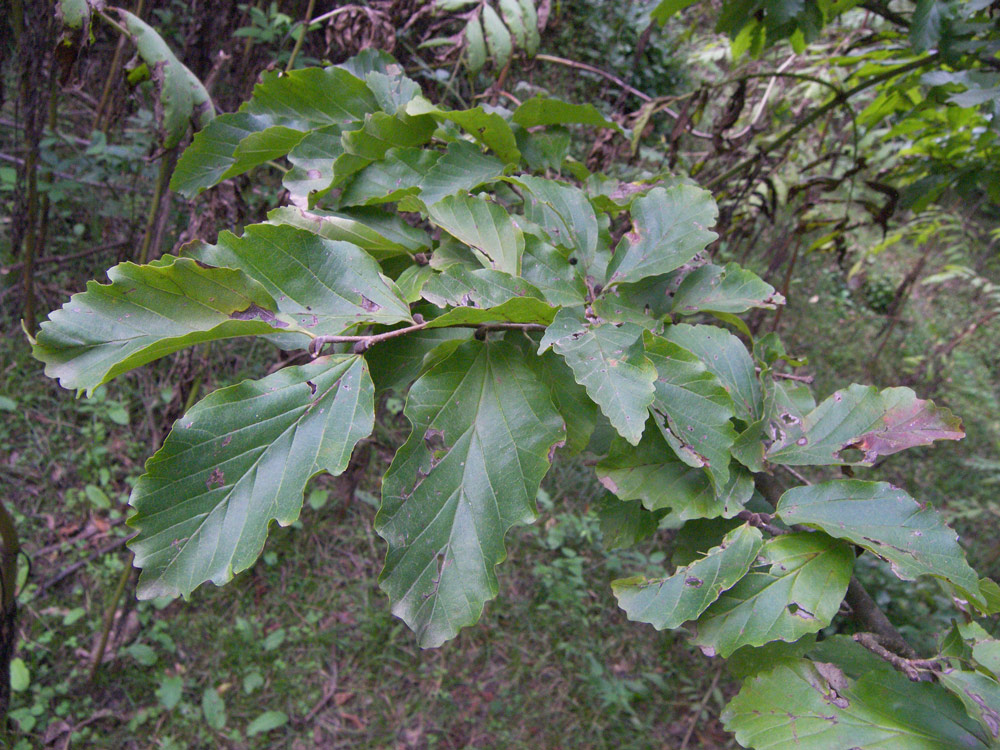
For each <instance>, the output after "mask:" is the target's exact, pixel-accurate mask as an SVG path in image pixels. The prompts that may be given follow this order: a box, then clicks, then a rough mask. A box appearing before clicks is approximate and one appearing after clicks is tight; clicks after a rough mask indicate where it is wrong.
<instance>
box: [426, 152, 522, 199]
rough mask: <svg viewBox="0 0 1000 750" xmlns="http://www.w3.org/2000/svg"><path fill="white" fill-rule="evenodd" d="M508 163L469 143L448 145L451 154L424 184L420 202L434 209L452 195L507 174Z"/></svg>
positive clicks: (428, 173) (444, 158)
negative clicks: (506, 165) (505, 172)
mask: <svg viewBox="0 0 1000 750" xmlns="http://www.w3.org/2000/svg"><path fill="white" fill-rule="evenodd" d="M504 167H505V165H504V163H503V162H501V161H500V160H499V159H496V158H494V157H492V156H490V155H488V154H484V153H483V152H482V151H481V150H480V149H479V147H478V146H476V145H475V144H473V143H469V142H468V141H455V142H454V143H449V144H448V151H447V153H445V154H444V155H443V156H442V157H441V158H440V159H439V160H438V161H437V163H436V164H434V166H433V167H432V168H431V169H430V170H429V171H428V172H427V174H426V176H425V177H424V178H423V180H422V181H421V183H420V200H422V201H423V202H424V204H425V205H427V206H430V205H432V204H434V203H437V202H438V201H439V200H441V199H442V198H444V197H445V196H448V195H454V194H455V193H467V192H469V191H471V190H472V189H473V188H474V187H476V186H478V185H481V184H483V183H484V182H491V181H493V180H495V179H497V178H498V177H500V176H501V175H502V174H503V172H504Z"/></svg>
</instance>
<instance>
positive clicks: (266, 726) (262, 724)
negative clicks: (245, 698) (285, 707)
mask: <svg viewBox="0 0 1000 750" xmlns="http://www.w3.org/2000/svg"><path fill="white" fill-rule="evenodd" d="M287 723H288V714H286V713H284V712H283V711H265V712H264V713H262V714H261V715H260V716H258V717H257V718H256V719H254V720H253V721H251V722H250V724H249V725H248V726H247V731H246V735H247V737H254V736H256V735H258V734H264V733H265V732H270V731H271V730H272V729H277V728H278V727H283V726H285V724H287Z"/></svg>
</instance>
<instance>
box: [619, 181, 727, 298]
mask: <svg viewBox="0 0 1000 750" xmlns="http://www.w3.org/2000/svg"><path fill="white" fill-rule="evenodd" d="M718 215H719V210H718V208H717V207H716V205H715V201H714V200H713V199H712V194H711V193H709V192H708V191H706V190H702V189H701V188H697V187H693V186H691V185H675V186H674V187H671V188H668V189H666V190H664V189H663V188H655V189H654V190H650V191H649V193H647V194H646V195H644V196H642V197H641V198H636V200H635V201H633V202H632V230H631V231H630V232H629V233H628V234H626V235H625V236H624V237H623V238H622V240H621V242H619V243H618V247H617V248H616V249H615V254H614V256H613V257H612V259H611V262H610V263H609V264H608V276H607V281H608V284H619V283H622V282H627V281H640V280H641V279H643V278H645V277H647V276H656V275H659V274H664V273H667V272H669V271H673V270H674V269H675V268H680V267H681V266H682V265H684V264H685V263H687V262H688V261H689V260H691V259H692V258H693V257H694V256H695V255H697V254H698V253H699V252H701V251H702V250H704V249H705V247H706V246H707V245H708V244H709V243H710V242H712V241H713V240H715V238H716V237H717V235H716V234H715V232H710V231H708V228H709V227H711V226H712V225H714V224H715V220H716V218H717V217H718Z"/></svg>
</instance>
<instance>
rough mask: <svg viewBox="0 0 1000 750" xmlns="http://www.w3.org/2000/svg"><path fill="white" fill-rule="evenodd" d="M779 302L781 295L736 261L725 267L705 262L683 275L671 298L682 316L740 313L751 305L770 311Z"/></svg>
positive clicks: (782, 300) (676, 310)
mask: <svg viewBox="0 0 1000 750" xmlns="http://www.w3.org/2000/svg"><path fill="white" fill-rule="evenodd" d="M781 304H784V297H782V296H781V295H780V294H777V293H776V292H775V291H774V287H773V286H771V285H770V284H768V283H766V282H764V280H763V279H761V278H760V277H759V276H757V274H755V273H753V272H752V271H747V270H745V269H743V268H740V266H739V265H738V264H736V263H729V264H727V265H726V267H725V268H722V267H721V266H716V265H713V264H711V263H707V264H705V265H704V266H700V267H698V268H696V269H694V270H693V271H692V272H691V273H689V274H688V275H687V276H685V277H684V281H682V282H681V285H680V287H679V288H678V289H677V292H676V294H675V295H674V298H673V311H674V312H676V313H680V314H681V315H694V314H695V313H699V312H705V311H712V312H727V313H741V312H746V311H747V310H750V309H751V308H754V307H763V308H767V309H772V310H773V309H774V308H775V306H777V305H781Z"/></svg>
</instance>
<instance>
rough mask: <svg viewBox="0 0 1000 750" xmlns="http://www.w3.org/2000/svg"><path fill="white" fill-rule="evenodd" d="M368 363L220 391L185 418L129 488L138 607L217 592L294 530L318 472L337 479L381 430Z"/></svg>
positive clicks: (312, 369)
mask: <svg viewBox="0 0 1000 750" xmlns="http://www.w3.org/2000/svg"><path fill="white" fill-rule="evenodd" d="M373 399H374V387H373V385H372V381H371V378H370V377H369V375H368V368H367V366H366V365H365V363H364V360H363V359H361V358H360V357H357V356H337V357H323V358H320V359H317V360H315V361H314V362H311V363H310V364H308V365H304V366H302V367H288V368H285V369H283V370H279V371H278V372H276V373H275V374H273V375H269V376H268V377H266V378H264V379H262V380H258V381H252V380H248V381H244V382H242V383H240V384H238V385H234V386H230V387H228V388H223V389H221V390H218V391H216V392H214V393H212V394H210V395H209V396H207V397H206V398H205V399H203V400H202V401H200V402H199V403H197V404H196V405H195V406H194V407H192V409H191V410H190V411H189V412H188V413H187V414H185V415H184V416H183V417H182V418H181V419H180V420H178V421H177V422H176V423H175V424H174V427H173V429H172V430H171V431H170V434H169V435H168V436H167V439H166V440H165V441H164V443H163V447H162V448H161V449H160V450H159V451H157V452H156V454H155V455H154V456H153V457H152V458H150V459H149V461H147V462H146V473H145V474H144V475H143V476H142V477H140V479H139V482H138V484H137V485H136V486H135V489H134V490H133V491H132V497H131V499H130V501H129V502H130V503H131V504H132V506H133V507H134V508H135V509H136V512H135V515H133V516H132V517H131V518H130V519H129V523H130V524H131V525H132V526H134V527H135V528H136V529H138V531H139V533H138V536H136V537H135V539H133V540H132V541H131V542H130V546H131V548H132V550H133V551H134V552H135V564H136V567H139V568H140V569H142V576H141V577H140V580H139V588H138V594H139V596H140V597H141V598H143V599H152V598H155V597H158V596H179V595H187V594H189V593H190V592H191V591H192V590H194V589H195V588H196V587H197V586H198V585H200V584H201V583H203V582H205V581H212V582H214V583H215V584H217V585H221V584H223V583H225V582H226V581H228V580H230V579H231V578H232V577H233V575H234V574H235V573H238V572H240V571H241V570H245V569H246V568H248V567H249V566H250V565H252V564H253V562H254V561H255V560H256V559H257V556H258V555H259V554H260V552H261V550H262V548H263V546H264V540H265V538H266V537H267V526H268V523H269V522H270V521H271V519H275V520H277V521H278V523H279V524H281V525H282V526H287V525H288V524H290V523H292V522H293V521H295V519H297V518H298V516H299V511H300V510H301V508H302V494H303V491H304V490H305V486H306V483H307V482H308V481H309V479H310V477H312V476H313V475H315V474H317V473H320V472H323V471H327V472H330V473H331V474H334V475H336V474H339V473H341V472H342V471H343V470H344V469H345V468H346V467H347V462H348V460H349V459H350V457H351V452H352V451H353V450H354V446H355V444H356V443H357V442H358V441H359V440H361V439H362V438H364V437H366V436H367V435H368V434H369V433H370V432H371V430H372V426H373V424H374V400H373Z"/></svg>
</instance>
